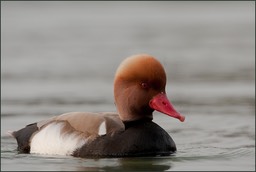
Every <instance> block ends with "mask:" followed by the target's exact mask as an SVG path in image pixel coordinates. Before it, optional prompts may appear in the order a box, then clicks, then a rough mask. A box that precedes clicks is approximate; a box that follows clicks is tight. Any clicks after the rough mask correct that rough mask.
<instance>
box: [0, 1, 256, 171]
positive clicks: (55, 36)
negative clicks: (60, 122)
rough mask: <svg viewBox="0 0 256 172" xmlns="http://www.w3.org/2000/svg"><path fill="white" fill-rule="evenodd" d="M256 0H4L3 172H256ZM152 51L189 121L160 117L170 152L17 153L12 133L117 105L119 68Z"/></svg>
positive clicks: (156, 118) (170, 92)
mask: <svg viewBox="0 0 256 172" xmlns="http://www.w3.org/2000/svg"><path fill="white" fill-rule="evenodd" d="M254 7H255V2H252V1H251V2H157V1H155V2H1V43H2V44H1V170H4V171H6V170H26V171H27V170H58V171H60V170H72V171H76V170H83V171H121V170H123V171H170V170H174V171H177V170H232V171H233V170H255V8H254ZM137 53H148V54H151V55H154V56H156V57H157V58H158V59H159V60H160V61H161V62H162V63H163V65H164V67H165V69H166V72H167V78H168V83H167V88H166V91H167V94H168V97H169V98H170V99H171V101H172V103H173V104H174V106H175V107H176V109H177V110H178V111H180V112H181V113H182V114H183V115H185V116H186V121H185V122H184V123H181V122H179V121H178V120H176V119H172V118H169V117H167V116H165V115H163V114H160V113H155V114H154V121H155V122H157V123H158V124H159V125H160V126H162V127H163V128H164V129H165V130H166V131H167V132H168V133H169V134H170V135H171V136H172V138H173V139H174V141H175V142H176V145H177V148H178V151H177V153H176V154H174V155H172V156H168V157H147V158H143V157H142V158H113V159H81V158H73V157H66V156H45V155H44V156H42V155H34V154H18V153H17V151H16V147H17V145H16V141H15V140H14V139H13V138H10V137H8V136H6V132H7V131H8V130H17V129H19V128H21V127H23V126H25V125H26V124H28V123H32V122H35V121H38V120H41V119H45V118H49V117H51V116H53V115H57V114H61V113H64V112H70V111H93V112H98V111H115V106H114V103H113V102H114V101H113V93H112V90H113V88H112V82H113V76H114V73H115V70H116V68H117V66H118V64H119V63H120V62H121V61H122V60H123V59H124V58H125V57H128V56H130V55H133V54H137Z"/></svg>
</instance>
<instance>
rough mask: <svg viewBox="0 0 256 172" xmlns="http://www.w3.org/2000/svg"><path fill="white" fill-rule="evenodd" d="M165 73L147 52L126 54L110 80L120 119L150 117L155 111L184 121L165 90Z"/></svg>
mask: <svg viewBox="0 0 256 172" xmlns="http://www.w3.org/2000/svg"><path fill="white" fill-rule="evenodd" d="M165 85H166V74H165V71H164V68H163V66H162V65H161V63H160V62H159V61H158V60H156V59H155V58H154V57H152V56H150V55H147V54H139V55H134V56H131V57H128V58H127V59H125V60H124V61H123V62H122V63H121V64H120V66H119V67H118V69H117V71H116V75H115V80H114V96H115V104H116V107H117V110H118V113H119V115H120V118H121V120H122V121H134V120H139V119H144V118H149V119H153V115H152V113H153V111H154V110H157V111H159V112H162V113H164V114H167V115H168V116H171V117H174V118H177V119H179V120H180V121H184V120H185V117H184V116H182V115H181V114H180V113H179V112H177V111H176V110H175V109H174V108H173V106H172V104H171V103H170V101H169V100H168V98H167V96H166V92H165Z"/></svg>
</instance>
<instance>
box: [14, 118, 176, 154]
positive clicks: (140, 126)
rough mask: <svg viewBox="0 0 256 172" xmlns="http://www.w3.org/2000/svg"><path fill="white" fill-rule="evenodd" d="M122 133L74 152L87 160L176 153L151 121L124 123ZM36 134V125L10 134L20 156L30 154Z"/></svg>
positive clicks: (101, 139) (167, 135)
mask: <svg viewBox="0 0 256 172" xmlns="http://www.w3.org/2000/svg"><path fill="white" fill-rule="evenodd" d="M124 124H125V130H124V131H116V132H114V133H109V134H106V135H103V136H99V137H97V138H96V139H94V140H93V141H89V142H88V143H86V144H85V145H83V146H82V147H81V148H79V149H77V150H75V151H74V153H73V154H72V156H75V157H86V158H104V157H136V156H168V155H170V154H172V153H174V152H175V151H176V145H175V143H174V141H173V140H172V138H171V137H170V136H169V134H168V133H167V132H166V131H165V130H164V129H162V128H161V127H160V126H159V125H157V124H156V123H154V122H152V121H151V120H138V121H132V122H125V123H124ZM37 131H38V127H37V124H36V123H33V124H30V125H27V126H26V127H25V128H23V129H21V130H19V131H16V132H14V133H13V136H14V137H15V138H16V140H17V143H18V151H19V152H20V153H30V139H31V136H32V135H33V134H35V132H37Z"/></svg>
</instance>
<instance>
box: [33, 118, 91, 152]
mask: <svg viewBox="0 0 256 172" xmlns="http://www.w3.org/2000/svg"><path fill="white" fill-rule="evenodd" d="M64 125H65V123H61V122H58V123H55V122H54V123H52V124H49V125H48V126H46V127H45V128H43V129H42V130H41V131H40V132H38V133H37V134H35V136H34V137H33V138H32V141H31V145H30V153H39V154H51V155H71V154H72V153H73V151H74V150H76V149H77V148H80V147H81V146H82V145H84V144H85V143H86V139H85V138H83V139H81V137H79V135H78V134H77V133H75V132H74V133H71V134H61V130H62V128H63V127H64Z"/></svg>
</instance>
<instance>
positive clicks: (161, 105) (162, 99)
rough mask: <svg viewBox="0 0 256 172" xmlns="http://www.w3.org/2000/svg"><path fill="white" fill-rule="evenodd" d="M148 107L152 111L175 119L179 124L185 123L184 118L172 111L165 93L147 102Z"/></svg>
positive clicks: (172, 108)
mask: <svg viewBox="0 0 256 172" xmlns="http://www.w3.org/2000/svg"><path fill="white" fill-rule="evenodd" d="M149 106H150V107H151V108H152V109H154V110H157V111H159V112H162V113H164V114H166V115H168V116H170V117H173V118H177V119H179V120H180V121H181V122H183V121H185V116H183V115H181V114H180V113H179V112H177V111H176V110H175V109H174V107H173V106H172V104H171V102H170V101H169V100H168V98H167V96H166V94H165V93H160V94H158V95H156V96H155V97H153V98H152V100H151V101H150V102H149Z"/></svg>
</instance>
